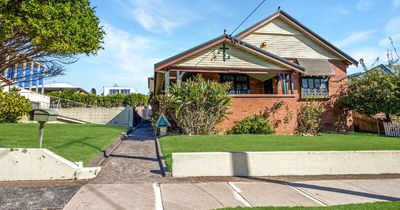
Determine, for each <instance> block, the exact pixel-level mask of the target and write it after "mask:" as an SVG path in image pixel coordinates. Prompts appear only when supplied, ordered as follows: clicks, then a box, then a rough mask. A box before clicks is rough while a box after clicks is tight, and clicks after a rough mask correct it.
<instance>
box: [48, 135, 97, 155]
mask: <svg viewBox="0 0 400 210" xmlns="http://www.w3.org/2000/svg"><path fill="white" fill-rule="evenodd" d="M89 139H92V138H90V137H86V138H82V139H78V140H74V141H69V142H67V143H64V144H61V145H59V146H56V147H53V148H54V149H61V148H65V147H70V146H72V145H75V144H81V145H84V146H87V147H91V148H93V149H96V150H97V151H99V152H100V151H102V150H103V149H102V148H100V147H98V146H96V145H93V144H90V143H87V142H86V141H87V140H89Z"/></svg>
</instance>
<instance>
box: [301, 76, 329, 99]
mask: <svg viewBox="0 0 400 210" xmlns="http://www.w3.org/2000/svg"><path fill="white" fill-rule="evenodd" d="M328 87H329V83H328V79H327V78H322V77H304V78H302V82H301V96H302V97H303V98H313V97H315V98H326V97H329V88H328Z"/></svg>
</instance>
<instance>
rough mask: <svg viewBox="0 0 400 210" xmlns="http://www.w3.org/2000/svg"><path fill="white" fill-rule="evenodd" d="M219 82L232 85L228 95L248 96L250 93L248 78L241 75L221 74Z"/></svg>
mask: <svg viewBox="0 0 400 210" xmlns="http://www.w3.org/2000/svg"><path fill="white" fill-rule="evenodd" d="M221 82H223V83H224V82H230V83H232V87H231V90H230V91H229V94H249V93H250V82H249V76H247V75H241V74H235V75H232V74H223V75H221Z"/></svg>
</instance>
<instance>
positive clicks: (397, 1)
mask: <svg viewBox="0 0 400 210" xmlns="http://www.w3.org/2000/svg"><path fill="white" fill-rule="evenodd" d="M393 8H394V9H399V8H400V0H393Z"/></svg>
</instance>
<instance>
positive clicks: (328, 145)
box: [160, 133, 400, 171]
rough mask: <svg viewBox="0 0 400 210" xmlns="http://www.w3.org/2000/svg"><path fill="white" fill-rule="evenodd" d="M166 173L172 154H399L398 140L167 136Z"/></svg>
mask: <svg viewBox="0 0 400 210" xmlns="http://www.w3.org/2000/svg"><path fill="white" fill-rule="evenodd" d="M160 145H161V150H162V153H163V155H164V158H165V161H166V163H167V167H168V170H169V171H171V169H172V157H171V155H172V153H174V152H258V151H356V150H400V139H399V138H390V137H382V136H378V135H374V134H364V133H352V134H321V135H319V136H296V135H294V136H288V135H211V136H167V137H163V138H161V139H160Z"/></svg>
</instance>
